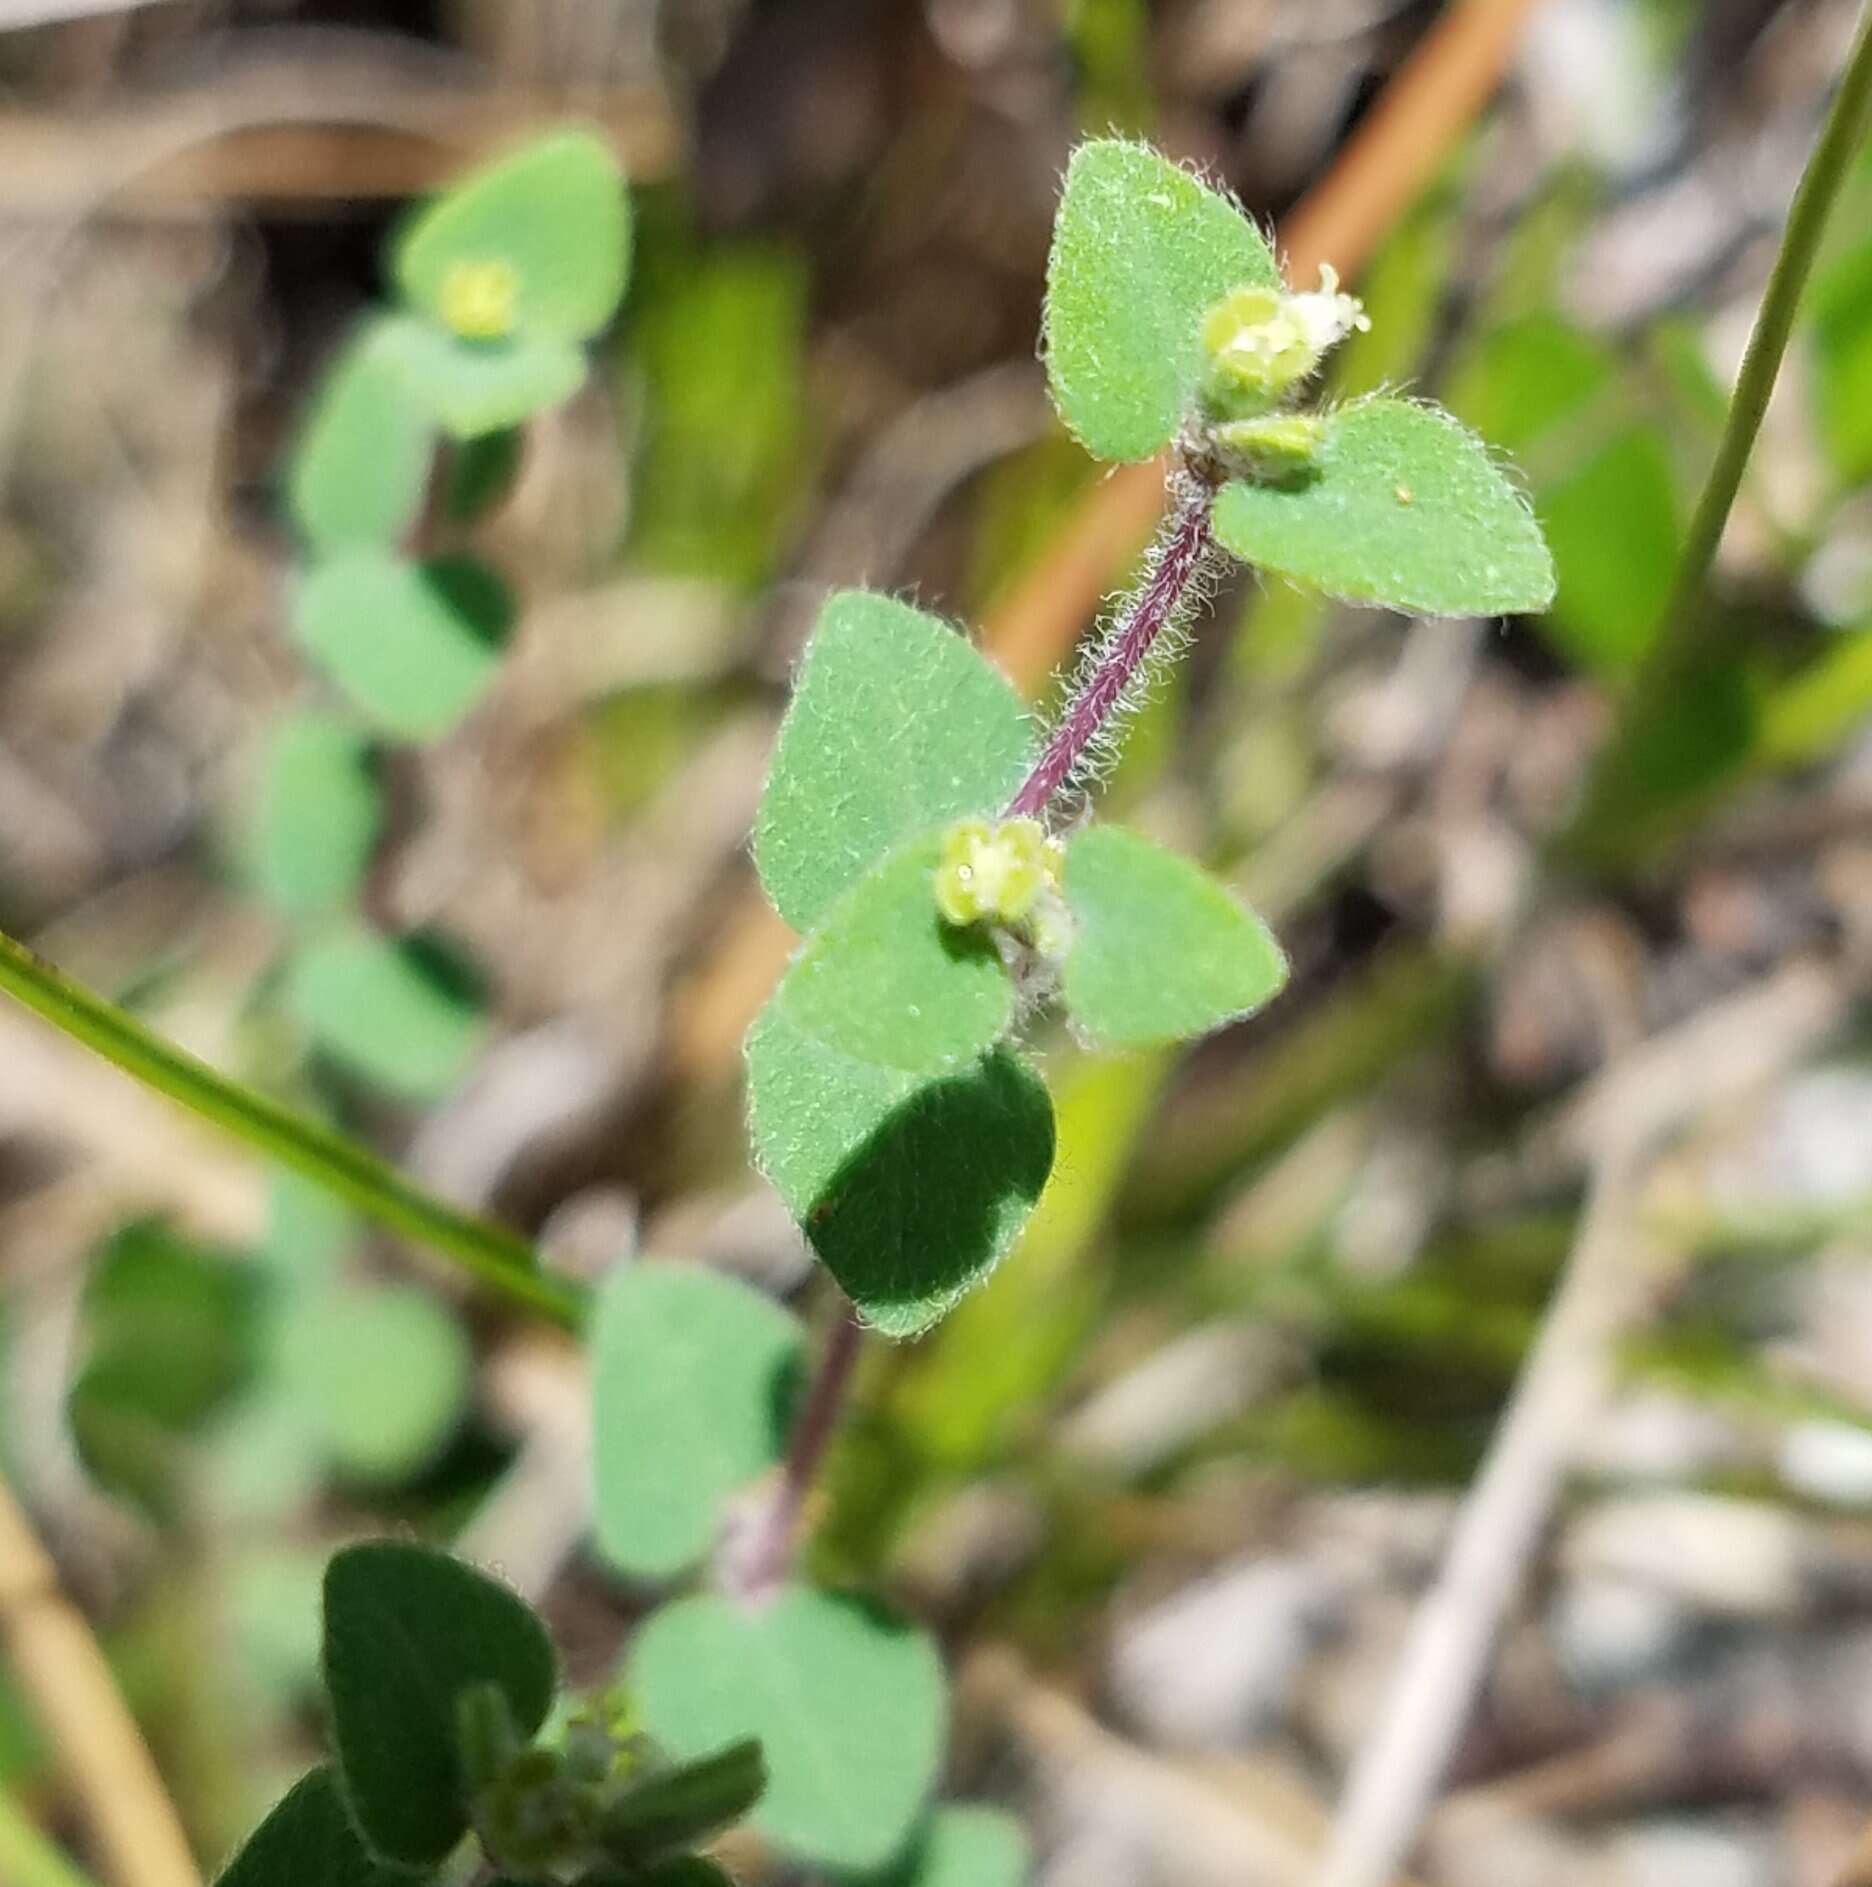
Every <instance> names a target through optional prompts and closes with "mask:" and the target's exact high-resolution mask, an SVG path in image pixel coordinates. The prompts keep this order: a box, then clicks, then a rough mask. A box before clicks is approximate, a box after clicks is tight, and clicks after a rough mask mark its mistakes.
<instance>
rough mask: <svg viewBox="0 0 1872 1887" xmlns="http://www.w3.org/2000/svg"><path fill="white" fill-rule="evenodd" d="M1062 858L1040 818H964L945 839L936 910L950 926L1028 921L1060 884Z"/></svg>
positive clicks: (940, 863) (940, 861)
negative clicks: (1050, 892)
mask: <svg viewBox="0 0 1872 1887" xmlns="http://www.w3.org/2000/svg"><path fill="white" fill-rule="evenodd" d="M1059 857H1060V848H1059V847H1058V845H1056V844H1055V843H1054V842H1053V841H1052V840H1051V839H1049V838H1048V837H1047V835H1046V829H1045V827H1043V826H1042V825H1041V824H1040V822H1039V820H1037V819H1003V820H1001V821H1000V822H999V823H997V824H991V823H990V822H989V821H988V820H986V819H964V820H962V821H961V822H960V823H959V824H957V825H954V826H951V827H950V829H949V831H948V833H947V835H946V836H945V837H944V839H943V850H942V858H941V859H940V860H939V861H938V863H937V866H936V908H937V910H938V911H939V912H940V913H941V914H942V916H943V919H944V921H945V922H947V923H950V924H983V923H993V924H1007V925H1020V924H1023V923H1025V922H1026V921H1027V919H1028V918H1029V917H1031V916H1032V915H1033V912H1034V909H1035V907H1036V906H1037V905H1038V904H1039V902H1040V900H1041V897H1042V895H1043V894H1044V893H1046V892H1048V891H1051V890H1054V889H1056V888H1057V886H1058V883H1059Z"/></svg>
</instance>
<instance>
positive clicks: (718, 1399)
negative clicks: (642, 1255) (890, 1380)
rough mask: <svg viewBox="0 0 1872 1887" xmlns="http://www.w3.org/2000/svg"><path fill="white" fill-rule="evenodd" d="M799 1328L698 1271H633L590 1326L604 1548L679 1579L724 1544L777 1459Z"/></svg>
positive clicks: (664, 1267)
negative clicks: (726, 1527)
mask: <svg viewBox="0 0 1872 1887" xmlns="http://www.w3.org/2000/svg"><path fill="white" fill-rule="evenodd" d="M802 1348H803V1345H802V1339H801V1335H800V1327H799V1323H798V1320H797V1319H796V1318H794V1317H793V1316H792V1315H791V1314H790V1313H789V1312H787V1311H785V1310H782V1309H781V1308H780V1306H779V1305H778V1304H776V1303H774V1302H773V1300H772V1299H771V1298H768V1297H765V1296H763V1295H762V1294H761V1293H760V1292H759V1291H756V1290H754V1289H753V1288H752V1287H751V1286H749V1285H746V1284H743V1283H741V1282H740V1281H739V1280H738V1279H735V1278H731V1277H727V1276H725V1275H724V1274H723V1273H721V1272H719V1271H715V1270H712V1269H711V1268H710V1267H709V1266H707V1265H702V1264H671V1263H658V1262H654V1261H652V1262H648V1263H640V1264H630V1265H626V1266H624V1267H623V1268H622V1269H621V1270H620V1271H618V1273H617V1274H616V1275H615V1276H614V1277H612V1278H611V1279H610V1280H609V1281H608V1282H607V1284H606V1285H605V1288H604V1292H603V1294H602V1295H601V1297H600V1298H599V1301H598V1314H597V1321H596V1324H595V1326H594V1328H593V1331H592V1415H593V1428H594V1440H593V1447H594V1460H593V1478H594V1491H595V1497H596V1505H597V1530H598V1545H599V1547H600V1548H601V1549H602V1551H603V1552H604V1554H605V1556H606V1557H607V1558H608V1559H609V1560H611V1562H612V1563H613V1564H614V1565H616V1566H618V1567H620V1568H621V1569H622V1570H623V1571H625V1572H627V1573H631V1574H634V1575H635V1576H636V1577H638V1578H640V1579H670V1578H674V1577H675V1575H676V1574H678V1573H680V1572H683V1571H685V1570H686V1569H687V1568H689V1567H690V1566H693V1565H694V1564H695V1563H696V1562H697V1561H698V1560H700V1559H702V1558H703V1557H704V1555H706V1554H707V1553H708V1551H709V1549H710V1548H711V1547H712V1546H713V1545H714V1544H715V1540H716V1538H717V1536H718V1534H719V1533H720V1531H721V1525H722V1513H723V1508H724V1506H725V1504H726V1502H727V1500H728V1498H729V1496H730V1495H732V1494H734V1493H735V1492H737V1491H738V1490H739V1489H741V1488H743V1487H745V1486H746V1485H747V1484H748V1483H749V1482H750V1481H752V1480H754V1479H755V1477H756V1476H758V1475H759V1474H761V1473H762V1472H763V1471H764V1470H765V1469H767V1468H768V1467H770V1466H771V1465H772V1464H773V1463H774V1462H775V1461H776V1460H778V1459H779V1456H780V1452H781V1449H782V1447H783V1445H784V1442H785V1435H786V1420H787V1415H788V1412H789V1409H790V1407H791V1403H792V1397H793V1391H794V1388H795V1386H796V1384H797V1381H798V1377H799V1370H800V1360H801V1355H802Z"/></svg>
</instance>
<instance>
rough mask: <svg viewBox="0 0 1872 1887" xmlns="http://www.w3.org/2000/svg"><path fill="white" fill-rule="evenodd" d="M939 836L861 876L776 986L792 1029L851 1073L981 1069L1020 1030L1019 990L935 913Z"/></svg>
mask: <svg viewBox="0 0 1872 1887" xmlns="http://www.w3.org/2000/svg"><path fill="white" fill-rule="evenodd" d="M942 851H943V839H942V834H941V833H930V834H928V835H926V836H925V837H923V838H921V839H917V840H915V841H913V842H912V843H911V844H909V845H907V846H905V847H904V849H903V850H902V851H900V852H895V853H893V854H892V855H891V856H890V857H889V858H887V859H886V860H885V861H884V863H883V864H881V865H879V866H877V867H876V868H875V869H873V870H872V871H869V872H867V873H866V874H865V876H864V877H862V878H860V879H859V880H858V882H857V883H856V884H854V885H853V886H852V887H851V888H850V889H849V890H848V891H846V892H845V893H844V894H843V895H842V896H841V897H840V898H839V900H838V902H837V903H835V904H834V905H833V906H832V908H831V909H830V910H829V911H828V912H826V914H825V915H824V917H823V918H822V919H821V921H820V924H819V927H818V928H817V929H816V930H815V931H814V932H813V933H812V935H811V936H810V937H808V938H807V940H806V943H805V947H804V948H803V949H802V950H801V951H800V952H799V954H798V955H797V956H796V957H795V958H794V960H793V966H792V968H791V969H789V970H788V971H787V974H786V980H785V982H784V983H782V984H781V986H780V997H779V1000H780V1001H781V1002H782V1003H783V1004H784V1005H785V1007H786V1012H787V1019H788V1020H789V1021H790V1022H791V1023H792V1024H793V1026H794V1027H795V1028H796V1029H798V1030H799V1031H800V1032H801V1033H802V1034H804V1035H809V1036H811V1037H812V1038H813V1039H814V1040H815V1041H817V1042H823V1043H824V1044H825V1046H826V1047H827V1048H831V1049H836V1050H837V1051H838V1053H839V1054H841V1055H849V1056H850V1057H851V1058H852V1059H853V1060H854V1061H865V1062H875V1063H876V1064H877V1065H878V1066H879V1067H882V1068H896V1069H901V1070H903V1071H904V1072H905V1073H907V1074H940V1073H944V1072H946V1071H948V1070H950V1069H954V1068H958V1067H960V1066H961V1065H962V1064H963V1063H964V1062H974V1061H976V1060H978V1059H979V1058H980V1057H981V1054H982V1052H983V1050H985V1049H987V1048H989V1047H991V1046H992V1045H993V1044H994V1043H995V1042H996V1041H998V1040H999V1039H1000V1037H1001V1036H1002V1035H1003V1034H1004V1033H1005V1032H1006V1030H1007V1027H1008V1024H1009V1023H1010V1022H1012V1021H1013V1019H1014V985H1013V983H1012V981H1011V980H1010V979H1009V977H1008V973H1007V969H1006V967H1005V966H1004V965H1003V963H1002V961H1001V957H1000V953H999V952H998V951H997V950H996V949H995V947H994V945H993V943H992V942H990V941H989V939H988V937H987V935H986V934H985V933H984V932H983V931H981V930H980V929H977V928H974V927H970V928H967V929H958V928H956V927H955V926H954V925H951V924H946V923H944V922H943V920H942V918H941V916H940V915H939V914H938V912H937V909H936V895H935V890H934V882H935V874H936V866H937V864H938V862H939V861H940V859H941V857H942Z"/></svg>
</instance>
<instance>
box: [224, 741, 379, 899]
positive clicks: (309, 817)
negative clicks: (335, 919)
mask: <svg viewBox="0 0 1872 1887" xmlns="http://www.w3.org/2000/svg"><path fill="white" fill-rule="evenodd" d="M382 823H383V808H382V804H381V801H380V800H379V797H378V793H377V782H376V780H375V778H374V777H373V775H372V772H371V761H370V749H369V746H368V744H367V743H366V742H365V741H364V740H363V739H362V738H361V737H360V736H359V735H358V734H357V733H356V732H355V731H353V730H352V729H351V728H349V727H347V726H346V725H345V724H344V723H343V722H342V721H337V720H334V719H332V718H331V717H330V716H329V715H323V714H295V715H290V716H288V717H287V718H286V719H285V720H282V721H280V722H279V723H278V724H277V725H276V726H275V727H274V729H273V733H272V737H271V741H270V743H269V746H268V749H267V755H266V761H265V765H264V768H263V770H262V773H261V778H260V785H259V792H258V794H257V796H256V805H255V818H254V827H253V836H252V851H253V858H254V873H255V876H256V878H257V879H258V881H259V888H260V893H261V895H262V896H263V897H264V898H266V900H267V901H268V903H270V904H272V905H273V906H274V908H275V909H277V910H280V911H284V912H285V913H286V914H287V915H288V916H289V917H304V916H308V915H313V914H317V913H321V912H326V911H334V910H338V909H340V908H341V907H343V906H345V905H347V904H350V903H352V902H353V901H354V900H355V899H356V896H357V891H358V887H359V886H360V885H361V884H362V883H363V882H364V877H365V874H366V873H367V872H368V871H369V870H370V862H371V855H372V853H373V852H374V851H375V850H376V848H377V835H378V832H379V830H380V828H381V826H382Z"/></svg>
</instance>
